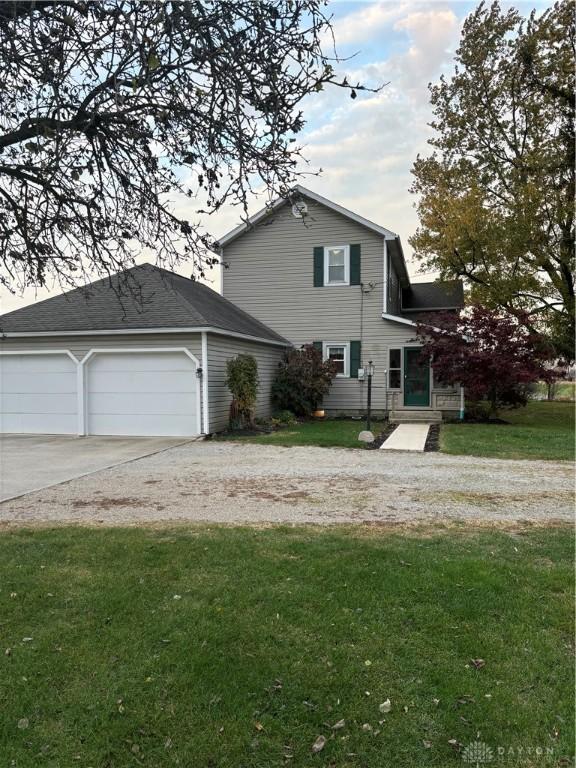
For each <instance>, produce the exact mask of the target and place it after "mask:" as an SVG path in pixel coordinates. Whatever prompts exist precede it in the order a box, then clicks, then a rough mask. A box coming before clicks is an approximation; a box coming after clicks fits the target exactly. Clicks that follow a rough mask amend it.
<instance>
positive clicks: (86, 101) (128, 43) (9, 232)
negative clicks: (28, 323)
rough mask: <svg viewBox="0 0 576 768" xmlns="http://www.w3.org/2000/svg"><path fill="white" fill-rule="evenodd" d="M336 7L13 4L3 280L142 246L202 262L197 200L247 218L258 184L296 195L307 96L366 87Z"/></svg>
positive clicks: (76, 1)
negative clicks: (338, 70)
mask: <svg viewBox="0 0 576 768" xmlns="http://www.w3.org/2000/svg"><path fill="white" fill-rule="evenodd" d="M322 6H323V3H322V0H275V2H273V3H269V2H262V3H261V2H253V0H195V1H187V2H171V1H167V2H149V1H148V0H98V1H96V0H60V1H58V0H54V1H53V0H49V1H47V0H31V1H27V0H5V1H4V2H2V3H0V70H1V71H2V88H1V89H0V282H1V283H3V284H4V285H5V286H7V287H8V288H10V289H12V290H13V289H14V288H15V286H17V285H18V286H19V287H24V286H26V285H30V284H31V285H38V286H42V285H44V284H45V283H46V280H47V279H48V277H50V276H52V277H56V278H57V279H58V280H59V281H60V282H61V283H67V284H76V283H78V282H79V280H80V273H81V272H82V271H83V270H92V271H94V270H95V271H97V272H99V273H100V274H109V273H111V272H113V271H117V270H119V269H122V268H124V267H126V266H131V265H132V263H133V260H134V257H135V256H136V255H137V254H139V253H141V251H142V249H150V250H151V251H152V252H153V253H154V254H155V255H156V259H157V260H158V262H159V263H164V264H166V265H168V266H174V265H175V264H177V263H178V262H180V261H182V260H191V262H192V264H191V266H192V267H193V269H194V271H196V272H197V273H198V274H202V273H203V271H204V269H205V268H206V267H207V266H210V265H211V264H212V263H214V261H215V259H214V255H213V253H211V252H210V247H211V245H212V244H213V241H212V239H211V238H210V236H209V235H208V233H207V232H206V231H205V230H204V229H203V228H202V227H201V226H200V225H199V224H197V223H196V222H195V221H191V220H189V218H188V216H187V215H186V214H185V212H183V211H184V203H186V204H187V205H188V206H190V207H191V209H192V211H193V213H192V216H193V217H196V215H197V214H202V213H207V214H210V213H212V212H214V211H217V210H218V209H219V208H221V206H222V205H224V204H225V203H227V204H229V205H237V206H240V208H241V209H242V211H243V213H244V215H246V200H247V196H248V194H249V191H250V190H251V189H252V188H253V187H254V186H255V185H256V186H257V185H259V184H262V183H263V184H264V185H266V187H267V188H268V189H269V190H270V194H271V195H276V194H278V195H279V194H285V193H286V191H287V190H288V189H289V187H290V186H291V185H292V184H293V182H294V180H295V177H296V175H297V174H296V169H295V166H296V162H297V159H298V157H299V155H300V150H299V148H298V146H297V144H296V143H295V142H296V136H297V135H298V133H299V132H300V131H301V130H302V128H303V126H304V119H303V115H302V112H301V110H300V108H299V107H300V103H301V102H302V99H303V98H304V97H305V96H307V95H308V94H311V93H314V92H316V91H320V90H322V88H323V87H324V85H326V84H328V83H330V84H333V85H336V86H339V87H343V88H345V89H347V90H348V91H349V93H350V95H351V96H352V97H355V96H356V91H355V90H354V88H356V89H362V86H359V85H358V86H355V87H354V88H353V87H352V85H350V84H349V83H348V82H347V80H346V79H345V78H344V79H343V80H339V79H338V78H337V77H336V75H335V74H334V71H333V68H332V64H333V63H334V62H335V61H338V59H337V58H336V57H335V56H334V57H333V58H330V57H329V56H328V55H327V54H325V53H324V51H323V49H322V43H321V41H322V40H324V39H325V37H326V35H328V36H329V32H330V21H329V19H328V18H327V16H326V15H324V12H323V9H322ZM186 198H190V202H187V201H186ZM176 203H178V205H176ZM178 206H179V207H178Z"/></svg>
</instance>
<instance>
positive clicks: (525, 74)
mask: <svg viewBox="0 0 576 768" xmlns="http://www.w3.org/2000/svg"><path fill="white" fill-rule="evenodd" d="M575 34H576V33H575V26H574V6H573V3H572V2H568V0H562V1H561V2H557V3H556V4H555V5H554V6H553V7H552V8H550V9H548V10H547V11H545V12H544V13H543V14H542V15H540V16H538V15H536V13H535V12H534V13H532V15H531V16H530V17H529V18H528V19H527V20H526V19H522V17H521V16H520V14H519V13H518V12H517V11H516V10H513V9H511V10H504V9H503V8H502V7H501V5H500V3H499V2H494V3H493V4H492V5H490V6H488V5H486V4H485V3H481V4H480V5H479V6H478V8H477V9H476V10H475V11H474V12H473V13H472V14H471V15H470V16H469V17H468V18H467V19H466V21H465V23H464V28H463V33H462V39H461V41H460V47H459V48H458V50H457V53H456V69H455V72H454V74H453V76H452V77H450V78H448V79H446V78H444V77H443V78H441V80H440V82H439V84H437V85H434V86H431V88H430V92H431V103H432V107H433V112H434V121H433V122H432V123H431V126H432V128H433V129H434V131H435V135H434V138H432V139H431V141H430V144H431V145H432V146H433V147H434V148H435V151H434V152H433V154H432V155H431V156H430V157H418V159H417V160H416V162H415V164H414V167H413V174H414V177H415V180H414V182H413V185H412V188H411V191H412V192H414V193H416V194H417V195H418V196H419V200H418V203H417V208H418V213H419V217H420V227H419V229H418V231H417V232H416V234H415V235H414V237H412V238H411V241H410V242H411V244H412V246H413V247H414V249H415V252H416V256H417V258H419V259H420V261H421V262H422V265H423V268H424V269H425V270H439V271H440V273H441V275H442V277H443V278H454V277H462V278H465V280H466V282H467V286H468V288H469V291H470V295H471V298H472V300H473V301H479V302H481V303H483V304H485V305H486V306H491V307H498V308H501V309H503V310H505V311H506V312H508V313H510V314H512V315H514V316H516V317H518V318H520V317H522V318H524V319H525V320H526V318H527V316H526V314H525V310H528V311H529V312H530V315H531V317H530V319H529V322H530V324H531V327H534V328H540V329H543V328H546V330H547V332H548V334H549V335H550V337H551V338H552V339H553V340H554V341H555V342H556V345H557V350H558V354H560V355H563V356H566V357H569V358H571V359H572V358H573V356H574V351H573V340H574V178H575V170H574V162H575V155H574V141H575V135H574V79H575V77H574V45H575Z"/></svg>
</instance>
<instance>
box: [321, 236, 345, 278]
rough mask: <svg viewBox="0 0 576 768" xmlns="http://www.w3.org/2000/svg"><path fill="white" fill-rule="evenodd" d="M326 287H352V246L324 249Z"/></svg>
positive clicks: (335, 246)
mask: <svg viewBox="0 0 576 768" xmlns="http://www.w3.org/2000/svg"><path fill="white" fill-rule="evenodd" d="M324 285H350V246H349V245H333V246H326V247H325V248H324Z"/></svg>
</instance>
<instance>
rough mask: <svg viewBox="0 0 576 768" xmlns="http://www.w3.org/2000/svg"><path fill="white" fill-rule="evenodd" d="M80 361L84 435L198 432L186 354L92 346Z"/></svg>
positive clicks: (193, 379)
mask: <svg viewBox="0 0 576 768" xmlns="http://www.w3.org/2000/svg"><path fill="white" fill-rule="evenodd" d="M83 365H84V378H85V391H86V396H85V399H86V432H87V434H89V435H146V436H148V435H150V436H152V435H158V436H159V435H174V436H178V435H182V436H191V435H199V434H200V432H201V428H200V389H199V386H198V379H197V369H198V366H197V364H196V361H195V359H194V358H193V357H192V355H191V354H190V353H189V352H187V351H185V350H180V351H177V350H160V351H157V350H154V351H133V352H126V351H123V350H116V351H109V350H107V351H98V350H96V351H91V352H90V353H89V356H88V357H87V358H85V360H84V362H83Z"/></svg>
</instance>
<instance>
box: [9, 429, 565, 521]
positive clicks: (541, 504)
mask: <svg viewBox="0 0 576 768" xmlns="http://www.w3.org/2000/svg"><path fill="white" fill-rule="evenodd" d="M572 489H573V465H572V464H571V463H569V462H539V461H506V460H498V459H480V458H473V457H467V456H447V455H444V454H439V453H424V454H409V453H393V452H386V453H384V452H383V451H360V450H346V449H326V448H309V447H301V448H281V447H273V446H260V445H249V444H240V443H233V442H228V443H227V442H210V441H208V442H196V443H189V444H186V445H182V446H179V447H176V448H171V449H169V450H167V451H164V452H163V453H160V454H157V455H155V456H148V457H146V458H142V459H138V460H136V461H133V462H130V463H128V464H123V465H121V466H118V467H114V468H111V469H105V470H102V471H100V472H97V473H95V474H92V475H88V476H85V477H82V478H78V479H76V480H72V481H70V482H67V483H63V484H61V485H57V486H53V487H51V488H48V489H45V490H43V491H38V492H35V493H31V494H28V495H27V496H23V497H21V498H18V499H14V500H11V501H7V502H4V503H3V504H2V505H0V521H2V522H3V523H4V524H22V523H24V524H29V523H58V524H59V523H71V522H73V523H96V524H104V525H124V524H137V523H149V522H159V521H211V522H221V523H241V522H251V523H265V522H285V523H349V522H381V523H394V522H407V521H411V522H412V521H415V520H424V521H429V522H430V521H441V520H448V519H465V520H470V521H482V520H487V521H499V520H501V521H510V520H530V521H539V522H547V521H548V522H551V521H556V520H564V521H568V520H571V519H572V515H573V511H572V510H573V490H572Z"/></svg>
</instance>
